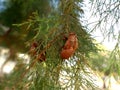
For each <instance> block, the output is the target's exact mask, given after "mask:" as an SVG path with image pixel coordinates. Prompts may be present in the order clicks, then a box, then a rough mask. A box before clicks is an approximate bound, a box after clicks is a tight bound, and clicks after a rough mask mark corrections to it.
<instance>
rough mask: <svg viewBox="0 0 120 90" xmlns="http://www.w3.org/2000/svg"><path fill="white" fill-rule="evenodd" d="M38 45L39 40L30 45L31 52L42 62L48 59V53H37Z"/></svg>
mask: <svg viewBox="0 0 120 90" xmlns="http://www.w3.org/2000/svg"><path fill="white" fill-rule="evenodd" d="M37 47H38V43H37V42H33V43H32V45H31V47H30V54H31V55H32V56H36V58H37V60H38V61H40V62H42V61H45V60H46V55H45V54H46V53H42V54H40V53H39V54H38V53H37Z"/></svg>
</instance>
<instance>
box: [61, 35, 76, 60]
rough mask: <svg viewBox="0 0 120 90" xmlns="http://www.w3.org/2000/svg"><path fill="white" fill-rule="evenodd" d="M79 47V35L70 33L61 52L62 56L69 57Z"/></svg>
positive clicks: (63, 57)
mask: <svg viewBox="0 0 120 90" xmlns="http://www.w3.org/2000/svg"><path fill="white" fill-rule="evenodd" d="M77 48H78V39H77V36H76V34H75V33H70V34H69V36H68V39H67V41H66V43H65V45H64V47H63V48H62V51H61V54H60V56H61V58H62V59H68V58H69V57H71V56H72V55H73V54H74V53H75V50H76V49H77Z"/></svg>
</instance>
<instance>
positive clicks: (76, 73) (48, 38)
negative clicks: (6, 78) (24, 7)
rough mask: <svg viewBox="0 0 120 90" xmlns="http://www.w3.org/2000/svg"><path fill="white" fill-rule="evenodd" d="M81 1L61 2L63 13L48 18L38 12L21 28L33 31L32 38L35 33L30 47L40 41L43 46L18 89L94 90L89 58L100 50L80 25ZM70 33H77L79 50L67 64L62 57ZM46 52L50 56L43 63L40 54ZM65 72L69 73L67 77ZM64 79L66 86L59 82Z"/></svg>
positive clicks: (61, 11) (50, 14)
mask: <svg viewBox="0 0 120 90" xmlns="http://www.w3.org/2000/svg"><path fill="white" fill-rule="evenodd" d="M79 2H80V1H79V0H75V1H73V0H69V1H67V0H61V1H60V2H59V5H60V7H59V9H58V10H60V13H59V14H58V13H57V12H56V14H55V13H54V14H53V13H49V15H48V16H42V17H40V16H39V14H38V13H37V12H35V13H33V15H32V17H30V18H29V19H28V21H26V22H23V23H21V24H18V25H17V26H21V27H26V30H28V31H29V33H28V36H29V34H31V35H32V34H34V35H32V37H31V38H29V41H28V42H27V43H28V46H30V45H31V43H33V42H36V41H37V42H38V44H39V46H38V47H37V48H36V50H37V52H36V55H34V56H31V60H30V65H28V68H26V70H25V71H24V73H23V74H22V78H23V79H22V80H21V81H20V82H19V84H17V85H16V86H17V87H19V88H20V89H25V88H26V86H27V87H28V88H29V89H31V90H34V89H35V90H38V89H42V90H49V89H50V90H56V89H57V90H59V89H68V88H74V89H81V88H84V90H87V88H94V87H93V86H94V84H93V81H92V79H91V77H90V75H89V74H90V72H88V71H87V70H86V69H87V68H89V65H88V63H87V60H86V57H88V56H89V55H88V54H89V53H90V52H94V51H96V46H95V44H94V43H93V40H92V38H91V37H90V35H89V34H88V33H87V32H86V30H85V29H84V28H83V26H82V25H81V24H80V21H79V17H80V14H79V13H81V12H82V13H83V11H82V9H81V8H80V6H79V4H78V3H79ZM81 15H82V14H81ZM31 32H33V33H31ZM70 32H75V33H76V34H77V37H78V40H79V42H78V43H79V49H78V50H77V51H76V53H75V55H74V56H73V57H71V58H70V59H69V60H68V61H67V60H62V59H61V58H60V52H61V50H62V47H63V45H64V43H65V40H64V37H65V36H68V34H69V33H70ZM31 35H30V36H31ZM42 53H46V61H45V62H39V59H38V55H39V54H40V55H41V54H42ZM62 72H65V73H67V75H65V74H64V73H62ZM84 75H86V77H88V79H87V78H85V77H84ZM62 77H65V80H67V81H68V82H66V84H65V86H64V87H63V85H61V83H60V81H59V79H60V78H62ZM67 77H68V78H70V79H67ZM62 83H64V81H63V82H62Z"/></svg>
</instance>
